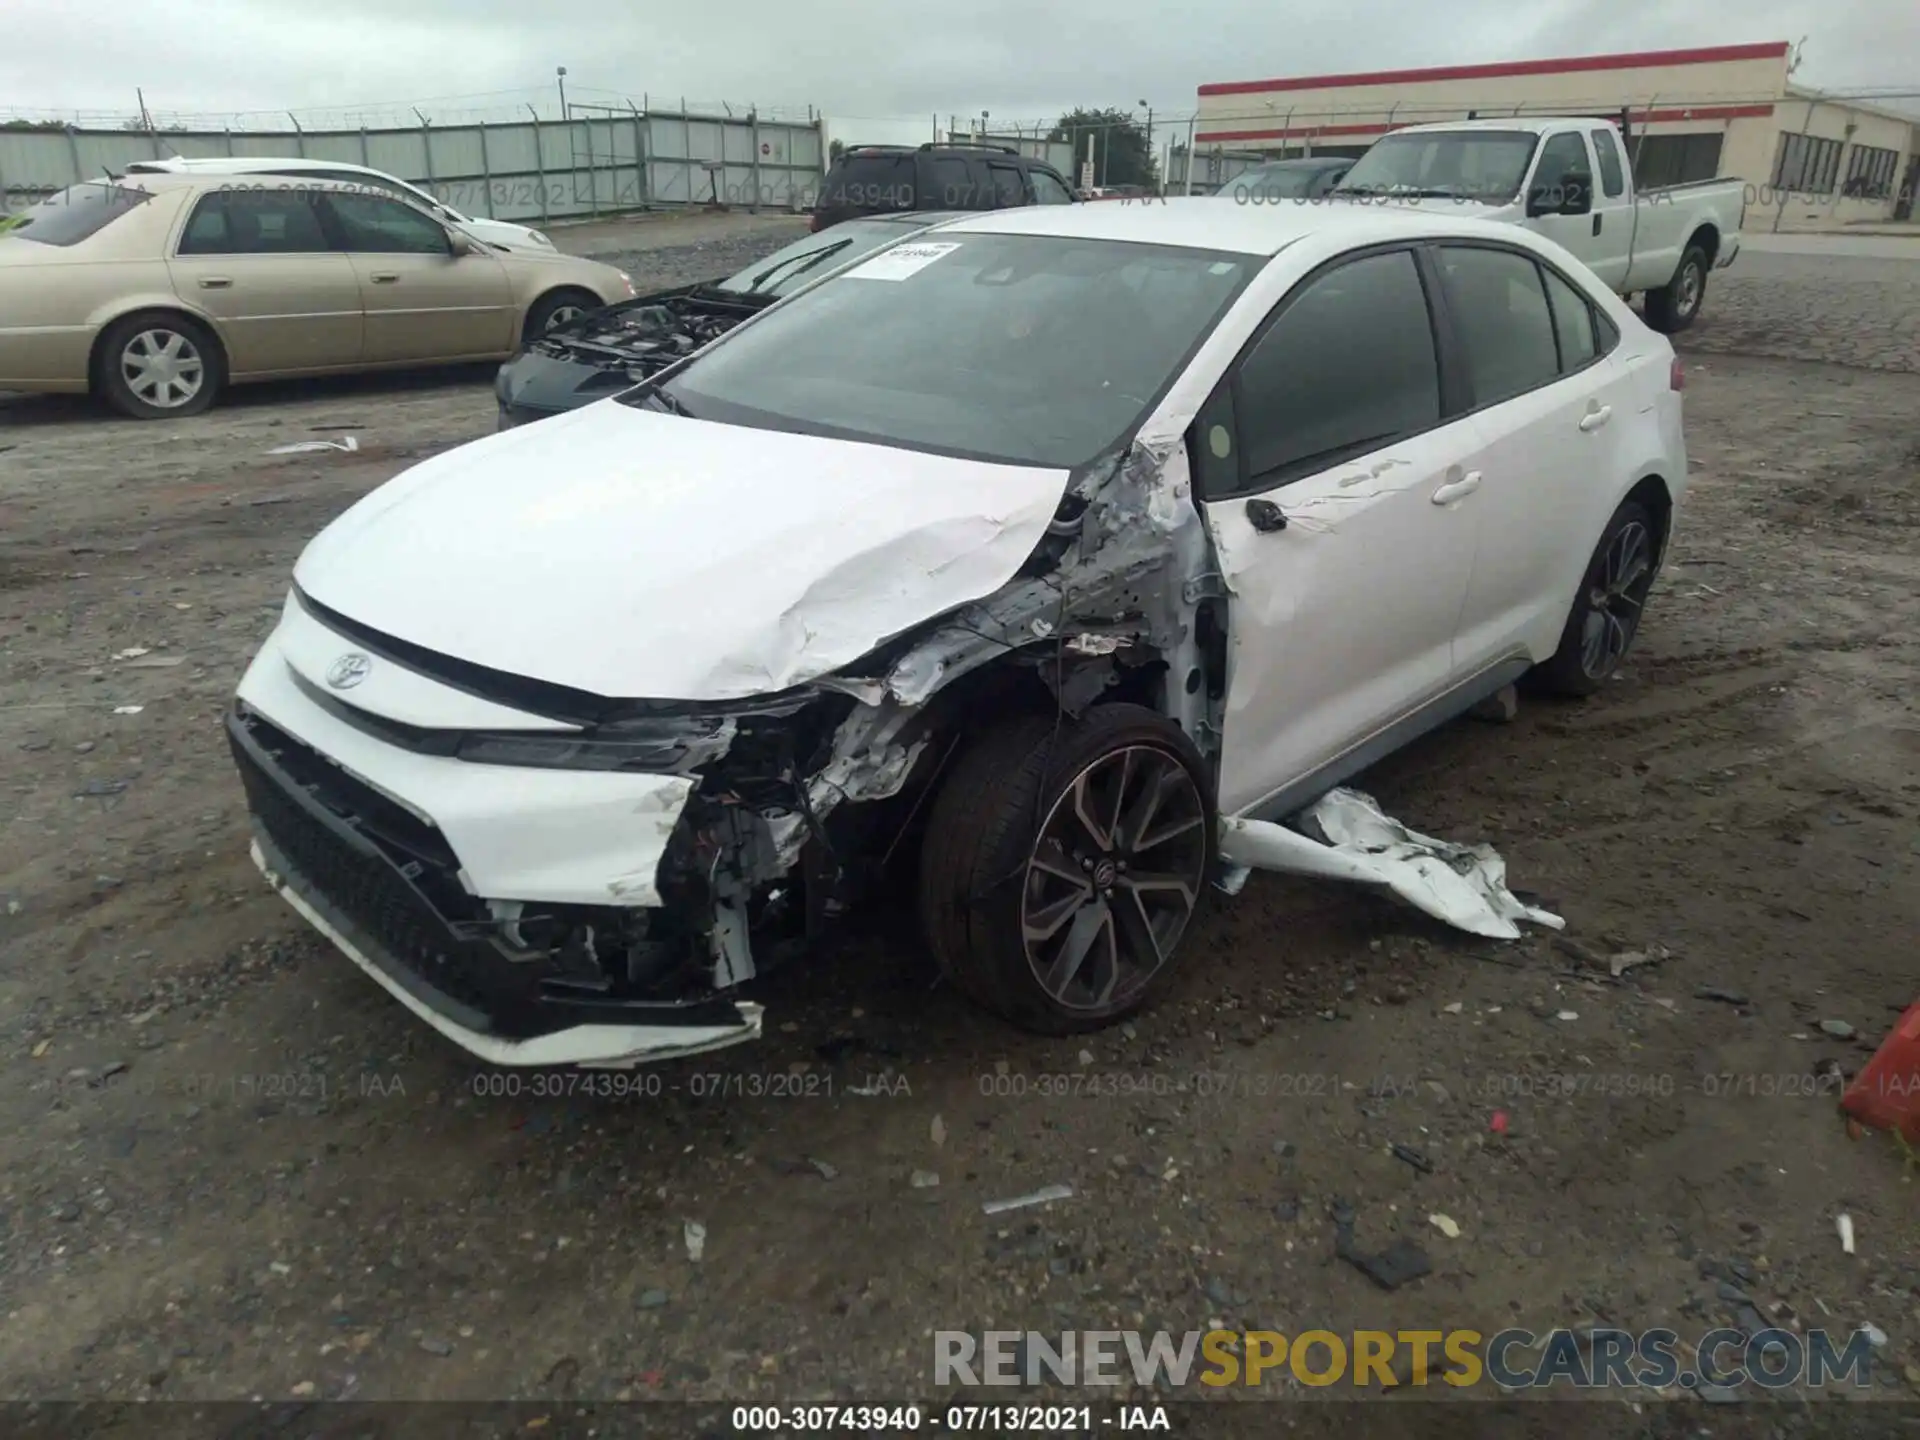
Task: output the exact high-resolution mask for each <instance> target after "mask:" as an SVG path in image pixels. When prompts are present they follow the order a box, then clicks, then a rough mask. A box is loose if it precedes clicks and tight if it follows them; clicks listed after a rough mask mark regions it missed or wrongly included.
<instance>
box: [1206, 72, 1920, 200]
mask: <svg viewBox="0 0 1920 1440" xmlns="http://www.w3.org/2000/svg"><path fill="white" fill-rule="evenodd" d="M1791 49H1792V47H1791V46H1789V45H1788V44H1787V43H1786V42H1785V41H1776V42H1771V43H1767V44H1760V45H1723V46H1716V47H1714V48H1711V49H1704V50H1650V51H1643V52H1639V53H1635V54H1625V55H1581V56H1574V57H1571V58H1568V59H1562V60H1518V61H1510V62H1506V63H1501V64H1491V65H1449V66H1444V67H1441V68H1438V69H1426V70H1383V71H1377V72H1374V73H1371V74H1356V75H1311V76H1296V77H1292V78H1287V79H1278V80H1237V81H1229V82H1225V83H1221V84H1211V85H1202V86H1201V87H1200V103H1199V114H1198V119H1197V120H1196V122H1195V126H1194V150H1195V154H1196V158H1197V161H1198V164H1199V165H1200V166H1201V167H1205V166H1207V164H1208V156H1209V153H1212V154H1214V155H1216V156H1224V155H1227V154H1229V153H1238V154H1242V155H1244V154H1246V153H1247V152H1250V151H1257V152H1262V153H1263V154H1266V155H1275V154H1302V153H1312V154H1330V153H1340V154H1353V155H1357V154H1359V153H1360V152H1361V151H1362V150H1364V149H1365V148H1366V147H1367V146H1368V145H1369V144H1371V143H1372V142H1373V140H1374V139H1375V138H1377V137H1378V136H1380V135H1384V134H1385V133H1387V132H1388V131H1389V130H1395V129H1398V128H1400V127H1401V126H1404V125H1419V124H1427V123H1431V122H1433V121H1438V120H1464V119H1468V118H1478V119H1483V120H1485V119H1493V118H1496V117H1498V116H1501V115H1527V114H1532V115H1552V114H1574V115H1605V116H1607V117H1609V118H1614V119H1617V118H1619V116H1620V115H1621V113H1622V112H1623V111H1625V112H1626V113H1627V115H1628V119H1629V129H1630V132H1631V138H1630V141H1629V147H1630V149H1631V150H1632V151H1633V152H1634V155H1635V163H1634V170H1635V173H1636V175H1638V176H1639V178H1640V181H1641V183H1642V184H1645V185H1664V184H1671V183H1674V182H1676V181H1681V180H1702V179H1709V178H1713V177H1715V176H1725V177H1738V178H1740V179H1743V180H1745V181H1747V182H1748V184H1749V186H1750V187H1751V188H1750V190H1749V192H1748V202H1749V213H1748V217H1747V221H1746V224H1747V228H1748V229H1750V230H1757V229H1763V228H1766V229H1775V228H1777V229H1809V228H1814V229H1818V228H1826V227H1829V226H1839V225H1846V224H1853V223H1861V222H1867V221H1886V220H1904V219H1907V218H1909V217H1910V215H1911V214H1912V208H1913V197H1914V189H1915V182H1916V179H1920V160H1917V159H1916V155H1917V154H1920V134H1917V133H1916V132H1920V121H1916V120H1915V119H1914V118H1913V117H1911V116H1907V115H1902V114H1900V113H1898V112H1896V111H1893V110H1889V109H1886V108H1884V107H1879V106H1874V105H1869V104H1864V103H1861V102H1859V101H1854V100H1848V99H1842V98H1836V97H1832V96H1828V95H1824V94H1822V93H1821V92H1819V91H1817V90H1809V89H1807V88H1805V87H1803V86H1799V85H1795V84H1792V83H1791V82H1790V81H1789V80H1788V78H1787V76H1788V71H1789V68H1790V64H1789V54H1790V51H1791ZM1213 168H1214V169H1215V170H1216V171H1220V170H1221V169H1222V167H1221V166H1220V164H1219V162H1218V161H1216V162H1215V164H1214V166H1213ZM1231 168H1237V167H1229V171H1228V173H1230V169H1231ZM1216 178H1222V179H1223V178H1225V174H1224V173H1221V174H1217V175H1216ZM1756 212H1758V213H1756ZM1769 216H1770V217H1771V218H1769Z"/></svg>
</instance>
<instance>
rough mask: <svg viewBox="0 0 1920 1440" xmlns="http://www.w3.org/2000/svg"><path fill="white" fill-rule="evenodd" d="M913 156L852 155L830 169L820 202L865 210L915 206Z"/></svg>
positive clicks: (821, 191) (901, 208)
mask: <svg viewBox="0 0 1920 1440" xmlns="http://www.w3.org/2000/svg"><path fill="white" fill-rule="evenodd" d="M913 158H914V157H913V156H911V155H848V156H846V157H845V158H843V159H842V160H841V161H840V163H839V164H838V165H835V166H834V167H833V169H832V170H831V171H830V172H829V173H828V175H827V179H826V183H825V184H824V185H822V186H821V188H820V203H821V204H822V205H826V206H831V207H839V206H843V205H845V206H853V207H856V208H858V209H862V210H911V209H912V208H913V204H914V185H913V179H914V176H913Z"/></svg>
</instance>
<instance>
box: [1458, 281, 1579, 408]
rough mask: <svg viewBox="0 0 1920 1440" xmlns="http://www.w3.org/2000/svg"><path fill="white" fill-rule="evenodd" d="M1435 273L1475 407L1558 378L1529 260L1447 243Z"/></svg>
mask: <svg viewBox="0 0 1920 1440" xmlns="http://www.w3.org/2000/svg"><path fill="white" fill-rule="evenodd" d="M1440 273H1441V275H1442V277H1443V278H1444V281H1445V284H1446V287H1447V312H1448V314H1449V316H1450V317H1451V318H1452V320H1453V328H1454V333H1455V334H1457V335H1458V336H1459V337H1460V345H1461V348H1462V349H1463V350H1464V351H1465V352H1466V361H1467V377H1468V380H1469V382H1470V383H1471V385H1472V387H1473V403H1474V404H1475V405H1476V406H1479V405H1491V404H1494V403H1495V402H1497V401H1500V400H1506V399H1510V398H1511V397H1513V396H1515V395H1519V394H1521V393H1522V392H1524V391H1527V390H1532V389H1534V388H1536V387H1538V386H1541V385H1548V384H1551V383H1552V382H1553V381H1555V380H1557V379H1559V377H1560V349H1559V345H1558V343H1557V342H1556V340H1555V338H1554V328H1553V313H1552V311H1550V310H1549V309H1548V308H1547V292H1546V291H1545V290H1544V289H1543V288H1541V283H1540V268H1539V267H1538V266H1537V265H1535V264H1534V263H1533V261H1532V260H1531V259H1529V258H1528V257H1527V256H1525V255H1520V254H1516V253H1515V252H1514V251H1511V250H1493V249H1488V248H1486V247H1484V246H1464V245H1447V246H1442V247H1441V250H1440Z"/></svg>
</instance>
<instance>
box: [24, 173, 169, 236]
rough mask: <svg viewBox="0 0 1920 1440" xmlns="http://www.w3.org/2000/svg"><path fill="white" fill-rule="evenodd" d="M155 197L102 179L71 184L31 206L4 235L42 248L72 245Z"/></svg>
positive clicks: (134, 188)
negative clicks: (38, 244) (36, 243)
mask: <svg viewBox="0 0 1920 1440" xmlns="http://www.w3.org/2000/svg"><path fill="white" fill-rule="evenodd" d="M152 198H153V195H152V193H151V192H149V191H146V190H143V189H141V188H140V187H139V186H137V185H112V184H108V183H107V182H105V181H101V180H94V181H87V182H85V183H83V184H79V185H70V186H68V187H67V188H66V189H65V190H62V191H61V192H60V193H59V194H58V195H49V196H48V197H47V198H46V199H44V200H42V201H41V202H40V203H39V204H38V205H34V206H31V207H29V208H28V209H27V210H26V211H24V212H23V213H22V214H21V215H20V217H19V219H18V220H17V221H16V222H15V223H14V224H13V225H11V226H9V227H8V228H7V230H6V231H5V233H6V234H7V235H8V236H9V237H13V236H18V237H19V238H20V239H22V240H37V241H39V242H40V243H41V244H42V245H73V244H77V243H78V242H79V241H82V240H84V239H86V238H87V237H88V236H89V235H92V234H95V233H96V232H98V231H100V230H102V229H104V228H105V227H107V226H108V225H111V224H112V223H113V222H114V221H115V220H118V219H119V218H120V217H121V216H122V215H125V214H126V213H127V212H128V211H129V210H131V209H133V207H134V206H136V205H144V204H145V203H146V202H147V201H149V200H151V199H152Z"/></svg>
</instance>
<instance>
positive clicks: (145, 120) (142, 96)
mask: <svg viewBox="0 0 1920 1440" xmlns="http://www.w3.org/2000/svg"><path fill="white" fill-rule="evenodd" d="M133 93H134V94H135V95H136V96H138V97H139V100H140V128H141V129H142V130H145V131H147V132H149V133H151V132H152V130H153V116H151V115H149V114H148V113H147V92H146V91H145V90H143V89H141V88H140V87H139V86H138V85H136V86H134V87H133Z"/></svg>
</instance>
